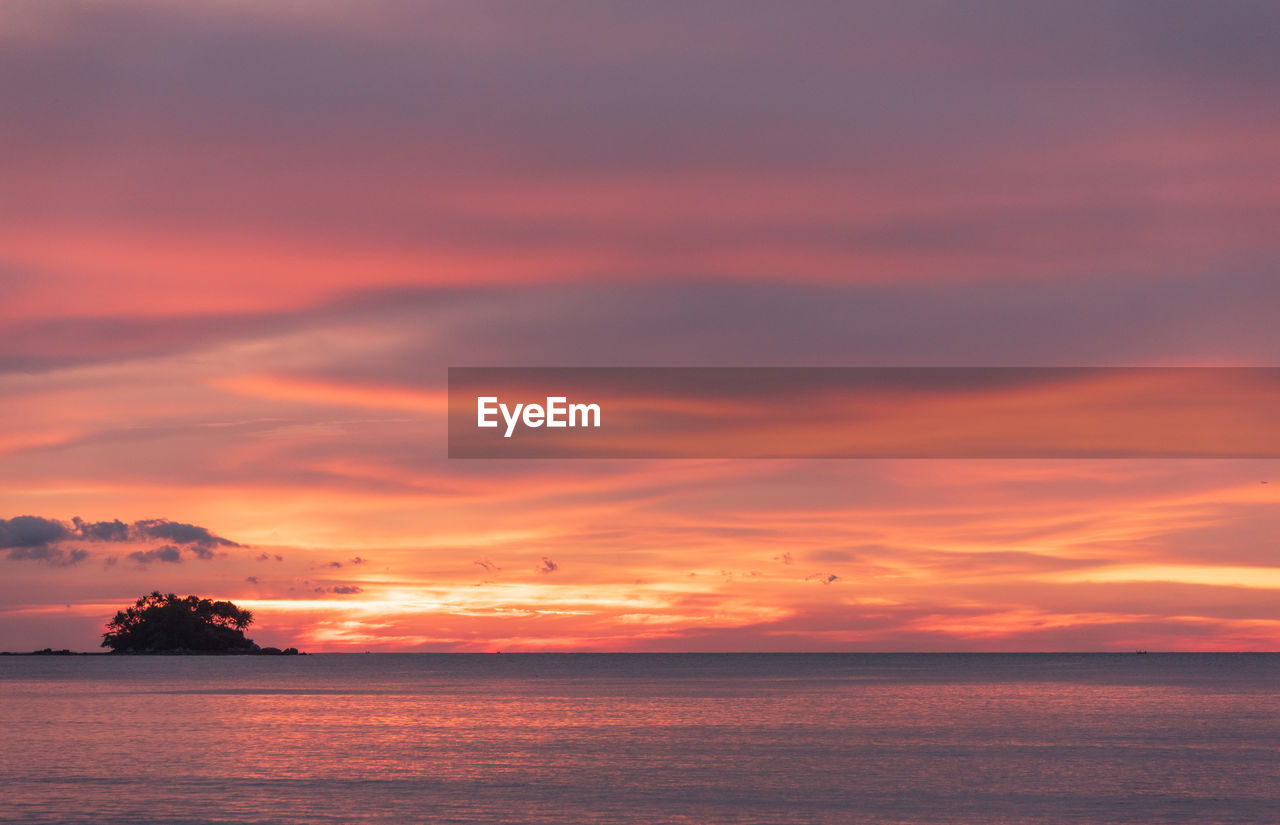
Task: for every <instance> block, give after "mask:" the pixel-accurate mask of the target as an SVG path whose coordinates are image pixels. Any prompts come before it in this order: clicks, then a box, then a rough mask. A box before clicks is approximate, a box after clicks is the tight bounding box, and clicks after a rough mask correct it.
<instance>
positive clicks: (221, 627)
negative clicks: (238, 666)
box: [102, 590, 258, 653]
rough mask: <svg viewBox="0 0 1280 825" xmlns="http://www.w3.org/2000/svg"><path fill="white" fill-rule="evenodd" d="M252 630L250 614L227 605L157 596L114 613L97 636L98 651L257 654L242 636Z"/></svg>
mask: <svg viewBox="0 0 1280 825" xmlns="http://www.w3.org/2000/svg"><path fill="white" fill-rule="evenodd" d="M251 624H253V614H252V613H250V612H249V611H248V610H242V609H240V608H238V607H236V606H235V605H234V604H232V603H231V602H215V601H210V600H209V599H201V598H198V597H196V596H187V597H186V598H179V597H178V596H176V595H174V594H173V593H169V594H167V595H165V594H162V593H161V592H160V591H159V590H156V591H154V592H152V593H151V595H149V596H143V597H142V598H140V599H138V600H137V601H136V602H134V603H133V607H130V608H127V609H125V610H121V611H119V612H118V613H116V616H115V618H114V619H112V620H111V621H110V622H108V623H107V632H106V633H104V634H102V646H103V647H109V648H111V650H112V652H115V653H160V652H164V651H193V652H200V653H215V652H233V651H238V652H246V653H248V652H256V651H258V646H257V645H255V644H254V643H253V640H252V639H246V638H245V635H244V629H245V628H246V627H248V626H249V625H251Z"/></svg>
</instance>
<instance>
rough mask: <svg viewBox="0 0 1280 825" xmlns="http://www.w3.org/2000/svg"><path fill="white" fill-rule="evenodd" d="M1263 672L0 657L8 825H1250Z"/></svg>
mask: <svg viewBox="0 0 1280 825" xmlns="http://www.w3.org/2000/svg"><path fill="white" fill-rule="evenodd" d="M1278 677H1280V656H1273V655H1199V654H1187V655H1183V654H1177V655H1159V654H1151V655H1148V656H1134V655H1013V656H1007V655H972V656H970V655H796V656H792V655H697V654H690V655H667V656H662V655H659V656H647V655H617V656H615V655H560V654H533V655H502V656H498V655H431V654H421V655H393V654H388V655H377V654H374V655H318V656H306V657H287V658H285V657H225V658H222V657H105V656H94V657H3V658H0V730H3V731H4V748H3V750H2V751H0V787H3V788H4V794H3V802H2V803H0V822H6V823H10V822H12V823H53V822H59V823H135V822H155V823H197V822H199V823H208V822H218V823H312V822H335V823H336V822H360V823H372V822H378V823H383V822H386V823H393V822H395V823H398V822H406V821H408V822H433V823H473V822H475V823H478V822H511V823H516V822H519V823H597V822H598V823H783V822H785V823H846V822H859V823H1110V822H1114V823H1174V822H1179V823H1181V822H1195V823H1214V822H1218V823H1272V822H1276V821H1280V813H1278V812H1280V695H1278V694H1277V685H1280V680H1278Z"/></svg>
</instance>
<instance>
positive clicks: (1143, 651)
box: [1133, 650, 1147, 656]
mask: <svg viewBox="0 0 1280 825" xmlns="http://www.w3.org/2000/svg"><path fill="white" fill-rule="evenodd" d="M1133 652H1134V653H1136V654H1138V655H1139V656H1141V655H1142V654H1144V653H1146V652H1147V651H1145V650H1135V651H1133Z"/></svg>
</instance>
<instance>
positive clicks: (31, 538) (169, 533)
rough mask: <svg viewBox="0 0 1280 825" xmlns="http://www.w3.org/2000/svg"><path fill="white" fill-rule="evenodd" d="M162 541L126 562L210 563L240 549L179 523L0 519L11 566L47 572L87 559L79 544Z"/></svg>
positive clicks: (1, 546)
mask: <svg viewBox="0 0 1280 825" xmlns="http://www.w3.org/2000/svg"><path fill="white" fill-rule="evenodd" d="M149 541H160V542H164V543H163V544H161V545H160V546H158V547H155V548H153V549H150V550H137V551H134V552H132V553H129V554H128V556H127V557H126V558H129V559H131V560H132V561H136V562H138V563H139V564H150V563H151V562H157V561H158V562H170V563H176V562H180V561H182V560H183V559H185V558H197V559H212V558H213V556H214V552H215V550H217V549H218V548H224V547H243V546H244V545H241V544H238V543H236V542H234V541H231V540H230V539H225V538H223V537H222V536H219V535H215V534H214V533H213V532H211V531H210V530H209V529H208V528H207V527H200V526H198V525H195V524H184V523H182V522H178V521H169V520H168V519H143V520H140V521H135V522H133V523H132V524H126V523H124V522H123V521H120V520H119V519H116V520H113V521H94V522H89V521H84V520H83V519H81V518H79V517H76V518H73V519H72V520H71V521H69V522H66V521H60V520H58V519H48V518H42V517H41V516H14V517H13V518H10V519H0V550H3V551H7V552H6V553H5V556H6V558H9V559H12V560H14V561H39V562H44V563H45V564H48V565H50V566H52V567H65V566H67V565H72V564H77V563H79V562H81V561H84V560H85V559H87V558H88V557H89V555H90V554H89V551H88V550H86V549H84V548H83V547H79V546H76V545H78V544H79V543H82V542H87V543H119V542H135V543H143V542H149Z"/></svg>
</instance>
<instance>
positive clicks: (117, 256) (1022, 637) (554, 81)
mask: <svg viewBox="0 0 1280 825" xmlns="http://www.w3.org/2000/svg"><path fill="white" fill-rule="evenodd" d="M1277 31H1280V7H1278V6H1277V5H1276V4H1273V3H1268V2H1225V3H1215V4H1204V3H1199V2H1162V3H1147V2H1137V1H1136V0H1135V2H1127V3H1114V2H1092V1H1089V0H1086V2H1079V3H1070V4H1067V3H1036V2H1001V3H994V2H977V3H966V4H962V5H961V4H942V3H932V2H893V3H888V2H886V3H871V4H845V3H827V2H800V3H787V4H777V3H750V2H748V3H743V2H696V1H695V2H691V3H680V4H652V3H620V2H601V3H571V2H554V1H553V0H547V2H533V3H528V2H509V3H499V2H491V3H471V2H455V3H410V2H359V3H355V2H351V3H338V2H333V3H330V2H309V3H299V2H284V1H283V0H281V2H276V3H270V4H257V3H242V2H213V1H212V0H204V1H203V2H197V3H184V4H170V3H161V2H106V3H94V4H89V3H78V2H75V3H73V2H35V1H34V0H32V1H31V2H23V1H22V0H19V2H8V3H5V4H3V5H0V519H2V520H0V649H6V650H30V649H34V648H42V647H46V646H52V647H54V648H62V647H67V648H71V649H74V650H92V649H95V648H96V647H97V644H98V641H99V639H100V636H101V633H102V631H103V624H104V623H105V622H106V621H107V620H108V619H109V618H110V617H111V616H112V615H113V614H114V611H115V610H116V609H118V608H119V607H121V606H123V605H125V604H128V603H130V602H132V600H133V599H134V598H136V597H137V596H138V595H140V594H142V593H145V592H149V591H151V590H153V589H159V590H162V591H165V592H169V591H176V592H178V593H180V594H185V593H195V594H198V595H202V596H209V597H217V598H228V599H232V600H234V601H235V602H236V603H237V604H240V605H241V606H244V607H248V608H250V609H252V610H253V611H254V613H255V615H256V616H257V623H256V624H255V625H254V627H253V629H252V631H251V632H250V634H249V635H250V636H252V637H253V638H255V639H256V640H257V641H258V642H259V643H261V644H271V645H276V646H280V647H284V646H289V645H294V646H297V647H300V648H302V649H304V650H311V651H363V650H410V651H416V650H422V651H493V650H505V651H517V650H530V651H532V650H636V651H639V650H646V651H687V650H735V651H736V650H753V651H754V650H849V651H859V650H877V651H881V650H920V651H959V650H984V651H985V650H999V651H1003V650H1133V649H1152V650H1174V649H1177V650H1275V649H1280V554H1278V552H1277V551H1278V550H1280V547H1278V546H1277V536H1280V529H1278V528H1280V507H1277V505H1278V504H1280V466H1278V464H1280V462H1277V461H1276V460H1264V459H1231V460H1219V459H1214V460H1210V459H1201V460H1187V459H1123V460H1121V459H1087V460H1086V459H1056V460H1008V459H1006V460H994V459H993V460H956V459H945V460H944V459H925V460H887V459H875V460H780V459H779V460H731V459H681V460H622V459H619V460H606V459H601V460H528V461H519V460H471V461H468V460H459V459H454V460H450V459H448V458H447V457H446V439H445V436H446V432H445V431H446V426H445V422H446V408H447V403H446V397H445V379H446V369H447V368H448V367H449V366H982V367H987V366H1031V367H1036V366H1276V365H1280V339H1278V338H1277V335H1276V329H1278V328H1280V274H1277V273H1278V270H1277V265H1278V264H1280V234H1278V233H1276V232H1275V227H1276V226H1277V225H1280V109H1277V107H1276V106H1275V101H1276V100H1277V99H1280V44H1277V42H1276V35H1275V32H1277Z"/></svg>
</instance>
